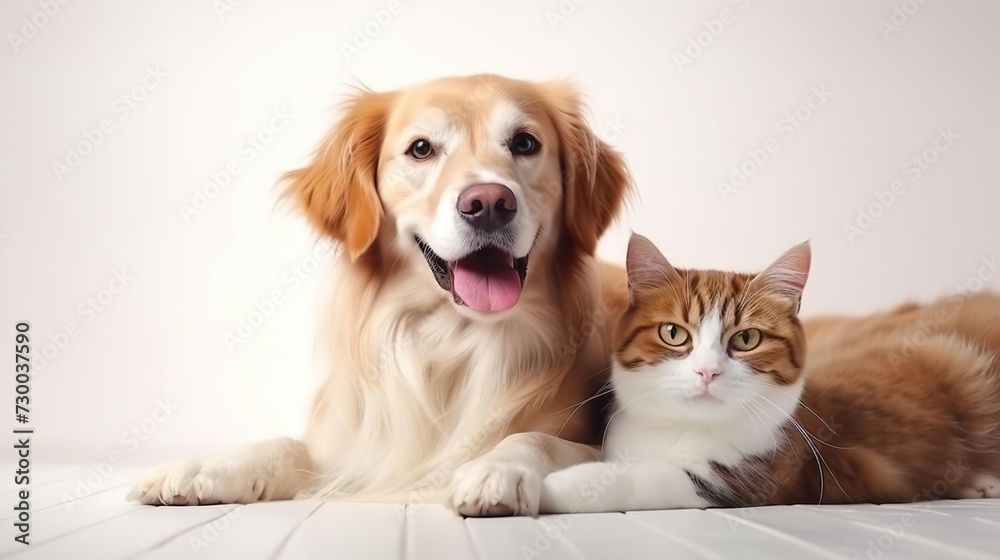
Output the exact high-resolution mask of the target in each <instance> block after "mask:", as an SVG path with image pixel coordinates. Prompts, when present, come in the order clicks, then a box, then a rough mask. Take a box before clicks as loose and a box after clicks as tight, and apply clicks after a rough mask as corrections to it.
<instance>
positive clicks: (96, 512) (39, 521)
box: [0, 487, 142, 555]
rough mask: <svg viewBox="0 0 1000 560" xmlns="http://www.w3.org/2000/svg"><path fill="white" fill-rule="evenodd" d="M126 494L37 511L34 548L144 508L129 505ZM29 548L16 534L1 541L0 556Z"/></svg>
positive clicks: (99, 496) (34, 513)
mask: <svg viewBox="0 0 1000 560" xmlns="http://www.w3.org/2000/svg"><path fill="white" fill-rule="evenodd" d="M125 493H126V488H125V487H119V488H117V489H113V490H109V491H106V492H101V493H98V494H94V495H92V496H88V497H86V498H83V499H80V500H74V501H72V502H69V503H66V504H57V505H52V506H49V507H48V508H45V509H34V510H33V511H32V517H31V541H32V542H33V543H34V544H33V545H31V546H32V548H33V547H34V546H35V545H41V544H42V543H45V542H48V541H51V540H54V539H58V538H61V537H64V536H66V535H68V534H70V533H73V532H76V531H80V530H83V529H86V528H88V527H91V526H95V525H98V524H100V523H102V522H104V521H107V520H109V519H112V518H114V517H118V516H120V515H127V514H129V513H134V512H136V511H139V510H140V509H142V506H138V505H135V504H129V503H127V502H126V501H125ZM10 523H12V522H5V523H4V526H5V527H7V528H8V529H7V530H5V532H7V531H8V530H13V527H12V526H11V525H10ZM26 549H28V547H25V546H24V545H22V544H20V543H17V542H14V540H13V535H11V536H10V537H9V538H6V539H4V540H3V542H0V555H3V554H13V553H15V552H22V551H24V550H26Z"/></svg>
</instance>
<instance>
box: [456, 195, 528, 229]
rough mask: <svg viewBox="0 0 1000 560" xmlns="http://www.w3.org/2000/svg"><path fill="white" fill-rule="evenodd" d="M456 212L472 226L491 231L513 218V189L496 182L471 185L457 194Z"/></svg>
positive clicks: (515, 210)
mask: <svg viewBox="0 0 1000 560" xmlns="http://www.w3.org/2000/svg"><path fill="white" fill-rule="evenodd" d="M458 213H459V214H461V215H462V217H463V218H465V221H467V222H469V225H471V226H472V227H474V228H476V229H481V230H484V231H493V230H497V229H500V228H502V227H504V226H505V225H507V224H509V223H510V222H511V220H513V219H514V214H517V199H516V198H514V191H512V190H510V189H508V188H507V187H505V186H503V185H500V184H497V183H487V184H484V185H472V186H471V187H469V188H467V189H465V190H464V191H462V194H460V195H458Z"/></svg>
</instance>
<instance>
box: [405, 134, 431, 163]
mask: <svg viewBox="0 0 1000 560" xmlns="http://www.w3.org/2000/svg"><path fill="white" fill-rule="evenodd" d="M406 155H408V156H410V157H411V158H413V159H427V158H429V157H431V156H432V155H434V148H433V147H432V146H431V142H430V140H427V139H426V138H418V139H416V140H414V141H413V143H412V144H410V147H409V148H407V150H406Z"/></svg>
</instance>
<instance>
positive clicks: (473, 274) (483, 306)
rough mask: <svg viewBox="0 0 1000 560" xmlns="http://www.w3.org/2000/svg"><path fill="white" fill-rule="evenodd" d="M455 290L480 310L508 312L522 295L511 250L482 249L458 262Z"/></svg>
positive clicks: (470, 304)
mask: <svg viewBox="0 0 1000 560" xmlns="http://www.w3.org/2000/svg"><path fill="white" fill-rule="evenodd" d="M453 272H454V275H455V283H454V288H455V293H456V294H458V295H459V297H461V298H462V301H464V302H465V305H468V306H469V307H471V308H473V309H475V310H477V311H504V310H506V309H510V308H511V307H514V304H516V303H517V300H518V298H520V297H521V278H520V277H519V276H518V275H517V271H516V270H514V266H513V263H512V259H511V256H510V253H507V252H505V251H501V250H500V249H493V248H489V249H480V250H478V251H476V252H475V253H472V254H471V255H469V256H468V257H465V258H464V259H462V260H460V261H458V262H456V263H455V265H454V267H453Z"/></svg>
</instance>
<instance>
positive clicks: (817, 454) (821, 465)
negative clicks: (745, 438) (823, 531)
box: [756, 395, 840, 504]
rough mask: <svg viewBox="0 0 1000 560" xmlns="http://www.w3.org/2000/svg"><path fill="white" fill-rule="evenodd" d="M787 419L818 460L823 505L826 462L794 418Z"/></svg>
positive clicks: (820, 501)
mask: <svg viewBox="0 0 1000 560" xmlns="http://www.w3.org/2000/svg"><path fill="white" fill-rule="evenodd" d="M756 396H758V397H759V396H760V395H756ZM761 398H763V397H761ZM765 400H767V399H765ZM768 402H771V401H768ZM757 404H758V405H760V406H761V412H763V413H764V414H766V415H767V416H768V417H770V418H771V419H772V420H775V421H777V419H775V418H774V417H773V416H771V413H769V412H768V411H767V410H766V409H764V408H763V404H762V403H757ZM771 404H772V405H773V404H774V403H771ZM779 410H780V409H779ZM783 415H784V414H783ZM786 419H787V420H789V421H790V422H789V423H790V424H791V425H792V427H794V428H795V429H796V430H798V431H799V433H800V434H801V435H802V439H803V440H805V442H806V445H808V446H809V449H810V450H811V451H812V454H813V457H815V458H816V468H817V469H819V500H818V502H817V503H820V504H822V503H823V497H824V496H825V495H826V474H825V473H824V472H823V465H824V464H825V462H824V461H823V456H822V455H821V454H820V452H819V450H818V449H816V446H815V445H814V444H813V442H812V441H810V439H809V436H807V435H806V434H805V433H803V431H802V427H801V426H799V423H798V422H796V421H795V419H794V418H791V417H789V416H786ZM779 424H780V423H779ZM830 474H833V471H831V472H830ZM837 484H838V485H839V484H840V483H839V482H838V483H837Z"/></svg>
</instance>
